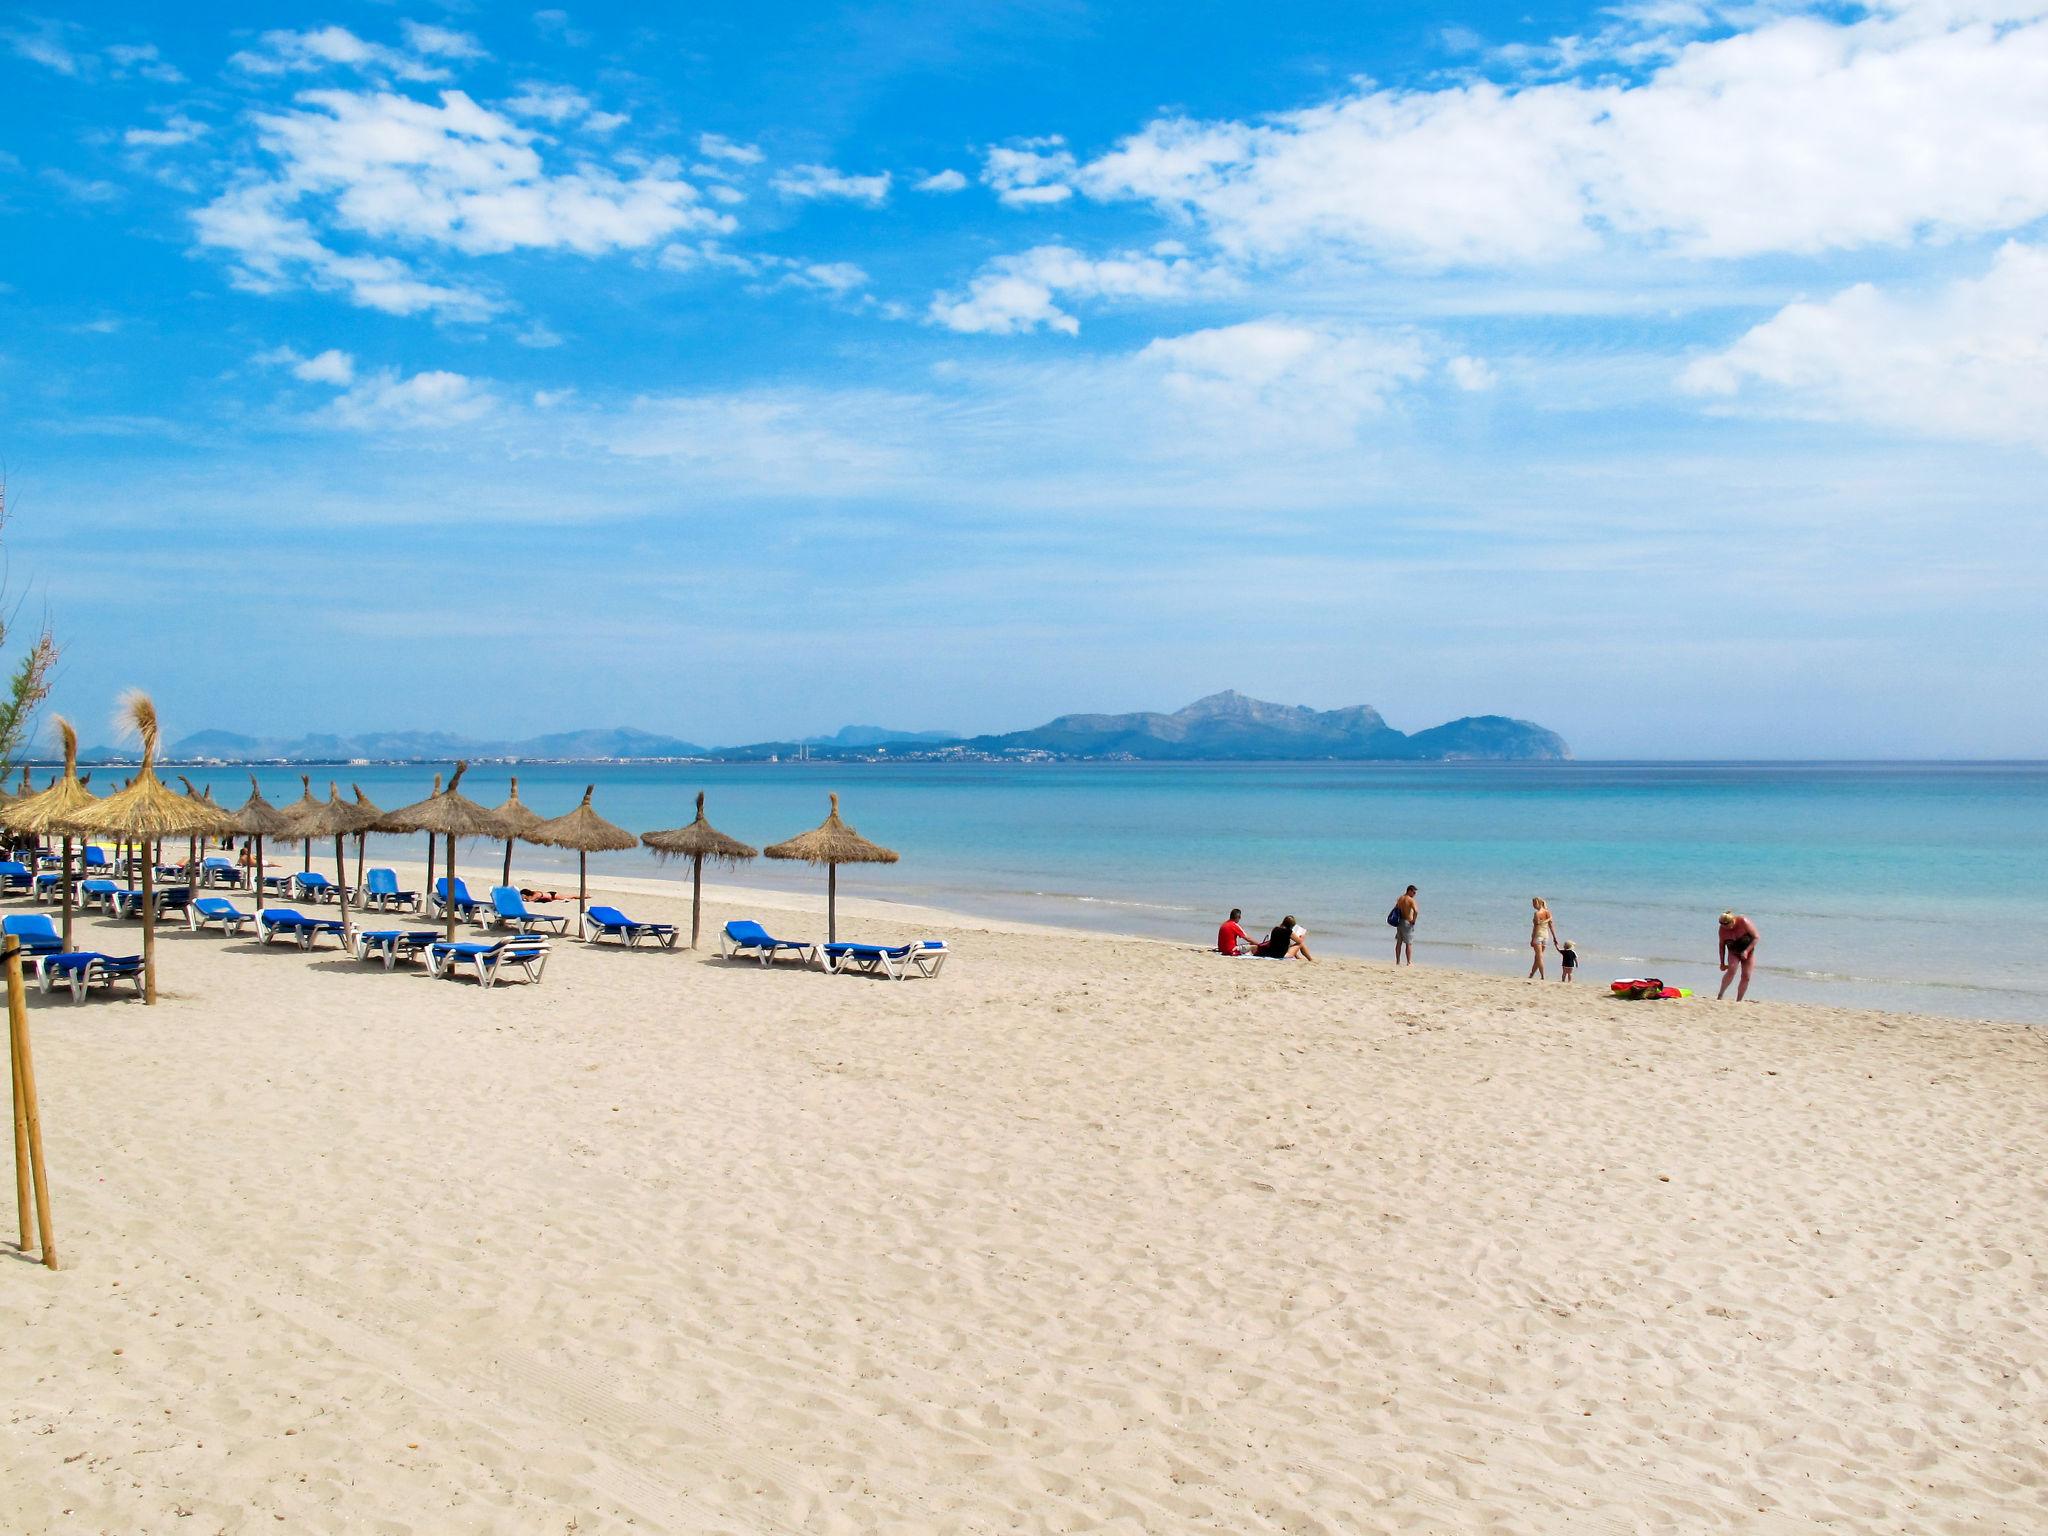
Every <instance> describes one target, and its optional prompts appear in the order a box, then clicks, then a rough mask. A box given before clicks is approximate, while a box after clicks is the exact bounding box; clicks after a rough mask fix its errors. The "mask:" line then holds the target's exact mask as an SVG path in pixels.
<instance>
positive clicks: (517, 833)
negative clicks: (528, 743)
mask: <svg viewBox="0 0 2048 1536" xmlns="http://www.w3.org/2000/svg"><path fill="white" fill-rule="evenodd" d="M491 814H492V815H493V816H495V817H497V818H498V820H499V821H501V822H502V823H504V826H505V872H504V873H503V874H502V875H500V876H499V877H498V884H500V885H510V884H511V883H512V845H513V844H514V843H516V842H518V841H519V840H520V839H521V838H522V837H524V836H526V834H527V833H529V832H531V831H532V830H533V829H534V828H535V827H537V826H539V825H540V823H541V818H540V817H539V816H537V815H536V814H534V812H533V811H531V810H529V809H528V808H527V807H526V805H525V803H524V802H522V801H521V800H520V798H519V777H518V775H517V774H515V775H513V778H512V793H511V794H510V795H508V796H506V797H505V803H504V804H503V805H501V806H498V807H496V808H495V809H493V810H492V812H491Z"/></svg>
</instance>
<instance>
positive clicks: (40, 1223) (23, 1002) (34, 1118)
mask: <svg viewBox="0 0 2048 1536" xmlns="http://www.w3.org/2000/svg"><path fill="white" fill-rule="evenodd" d="M7 1039H8V1044H9V1050H8V1055H10V1056H12V1057H13V1058H14V1076H15V1082H16V1084H17V1091H18V1092H19V1093H20V1095H21V1099H20V1104H21V1119H22V1123H23V1129H24V1130H25V1132H26V1135H27V1141H28V1165H29V1182H30V1184H31V1186H32V1187H33V1189H34V1192H35V1201H36V1236H37V1238H38V1239H39V1240H40V1241H41V1243H42V1248H43V1263H44V1265H45V1266H46V1267H48V1268H50V1269H55V1268H56V1267H57V1242H56V1239H55V1238H54V1237H53V1236H52V1235H51V1232H50V1177H49V1173H48V1172H47V1170H46V1169H45V1168H44V1167H43V1114H42V1110H41V1109H40V1108H39V1107H38V1106H37V1104H36V1066H35V1058H34V1057H33V1056H32V1055H30V1053H29V1048H28V1002H27V999H26V998H24V997H23V995H22V990H21V941H20V940H19V939H17V938H15V937H14V936H13V935H12V934H9V935H8V938H7ZM17 1145H18V1144H17ZM24 1225H25V1224H24ZM23 1235H24V1236H26V1233H24V1234H23ZM23 1246H24V1247H26V1244H24V1245H23Z"/></svg>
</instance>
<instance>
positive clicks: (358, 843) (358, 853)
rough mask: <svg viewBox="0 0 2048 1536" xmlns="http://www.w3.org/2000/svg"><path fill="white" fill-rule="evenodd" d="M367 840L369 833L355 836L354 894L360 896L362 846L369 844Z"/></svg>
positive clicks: (361, 885)
mask: <svg viewBox="0 0 2048 1536" xmlns="http://www.w3.org/2000/svg"><path fill="white" fill-rule="evenodd" d="M369 840H370V834H369V833H367V832H358V833H357V834H356V894H357V895H361V894H362V889H363V845H364V844H365V843H367V842H369Z"/></svg>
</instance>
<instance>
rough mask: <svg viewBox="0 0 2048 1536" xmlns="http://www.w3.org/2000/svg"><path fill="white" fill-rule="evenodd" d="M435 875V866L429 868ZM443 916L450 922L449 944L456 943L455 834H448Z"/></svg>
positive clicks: (428, 870) (442, 906) (442, 905)
mask: <svg viewBox="0 0 2048 1536" xmlns="http://www.w3.org/2000/svg"><path fill="white" fill-rule="evenodd" d="M427 872H428V873H429V874H432V873H433V866H432V865H431V864H430V865H428V866H427ZM441 915H442V916H443V917H445V918H446V919H447V920H448V942H449V943H450V944H453V943H454V942H455V834H454V833H453V832H450V833H449V834H448V899H447V900H446V901H444V902H442V903H441Z"/></svg>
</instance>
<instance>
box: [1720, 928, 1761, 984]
mask: <svg viewBox="0 0 2048 1536" xmlns="http://www.w3.org/2000/svg"><path fill="white" fill-rule="evenodd" d="M1762 937H1763V935H1762V934H1761V933H1759V932H1758V931H1757V926H1756V924H1755V923H1752V922H1751V921H1750V920H1749V919H1748V918H1746V917H1744V916H1743V915H1742V914H1741V913H1740V912H1723V913H1722V914H1721V947H1720V953H1719V955H1718V956H1717V957H1716V959H1715V961H1714V963H1715V964H1716V965H1718V966H1720V967H1721V990H1720V991H1719V992H1717V993H1715V994H1714V995H1715V996H1716V997H1717V998H1719V997H1726V996H1727V995H1728V983H1729V982H1731V981H1733V980H1734V979H1735V973H1736V972H1737V971H1738V970H1739V971H1741V972H1742V984H1741V985H1740V986H1738V987H1737V988H1736V989H1735V1001H1737V1002H1738V1003H1739V1002H1741V1001H1742V1000H1743V999H1744V998H1745V997H1747V996H1748V995H1749V973H1750V970H1751V969H1752V968H1753V967H1754V966H1755V965H1756V946H1757V941H1758V940H1759V939H1761V938H1762Z"/></svg>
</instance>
